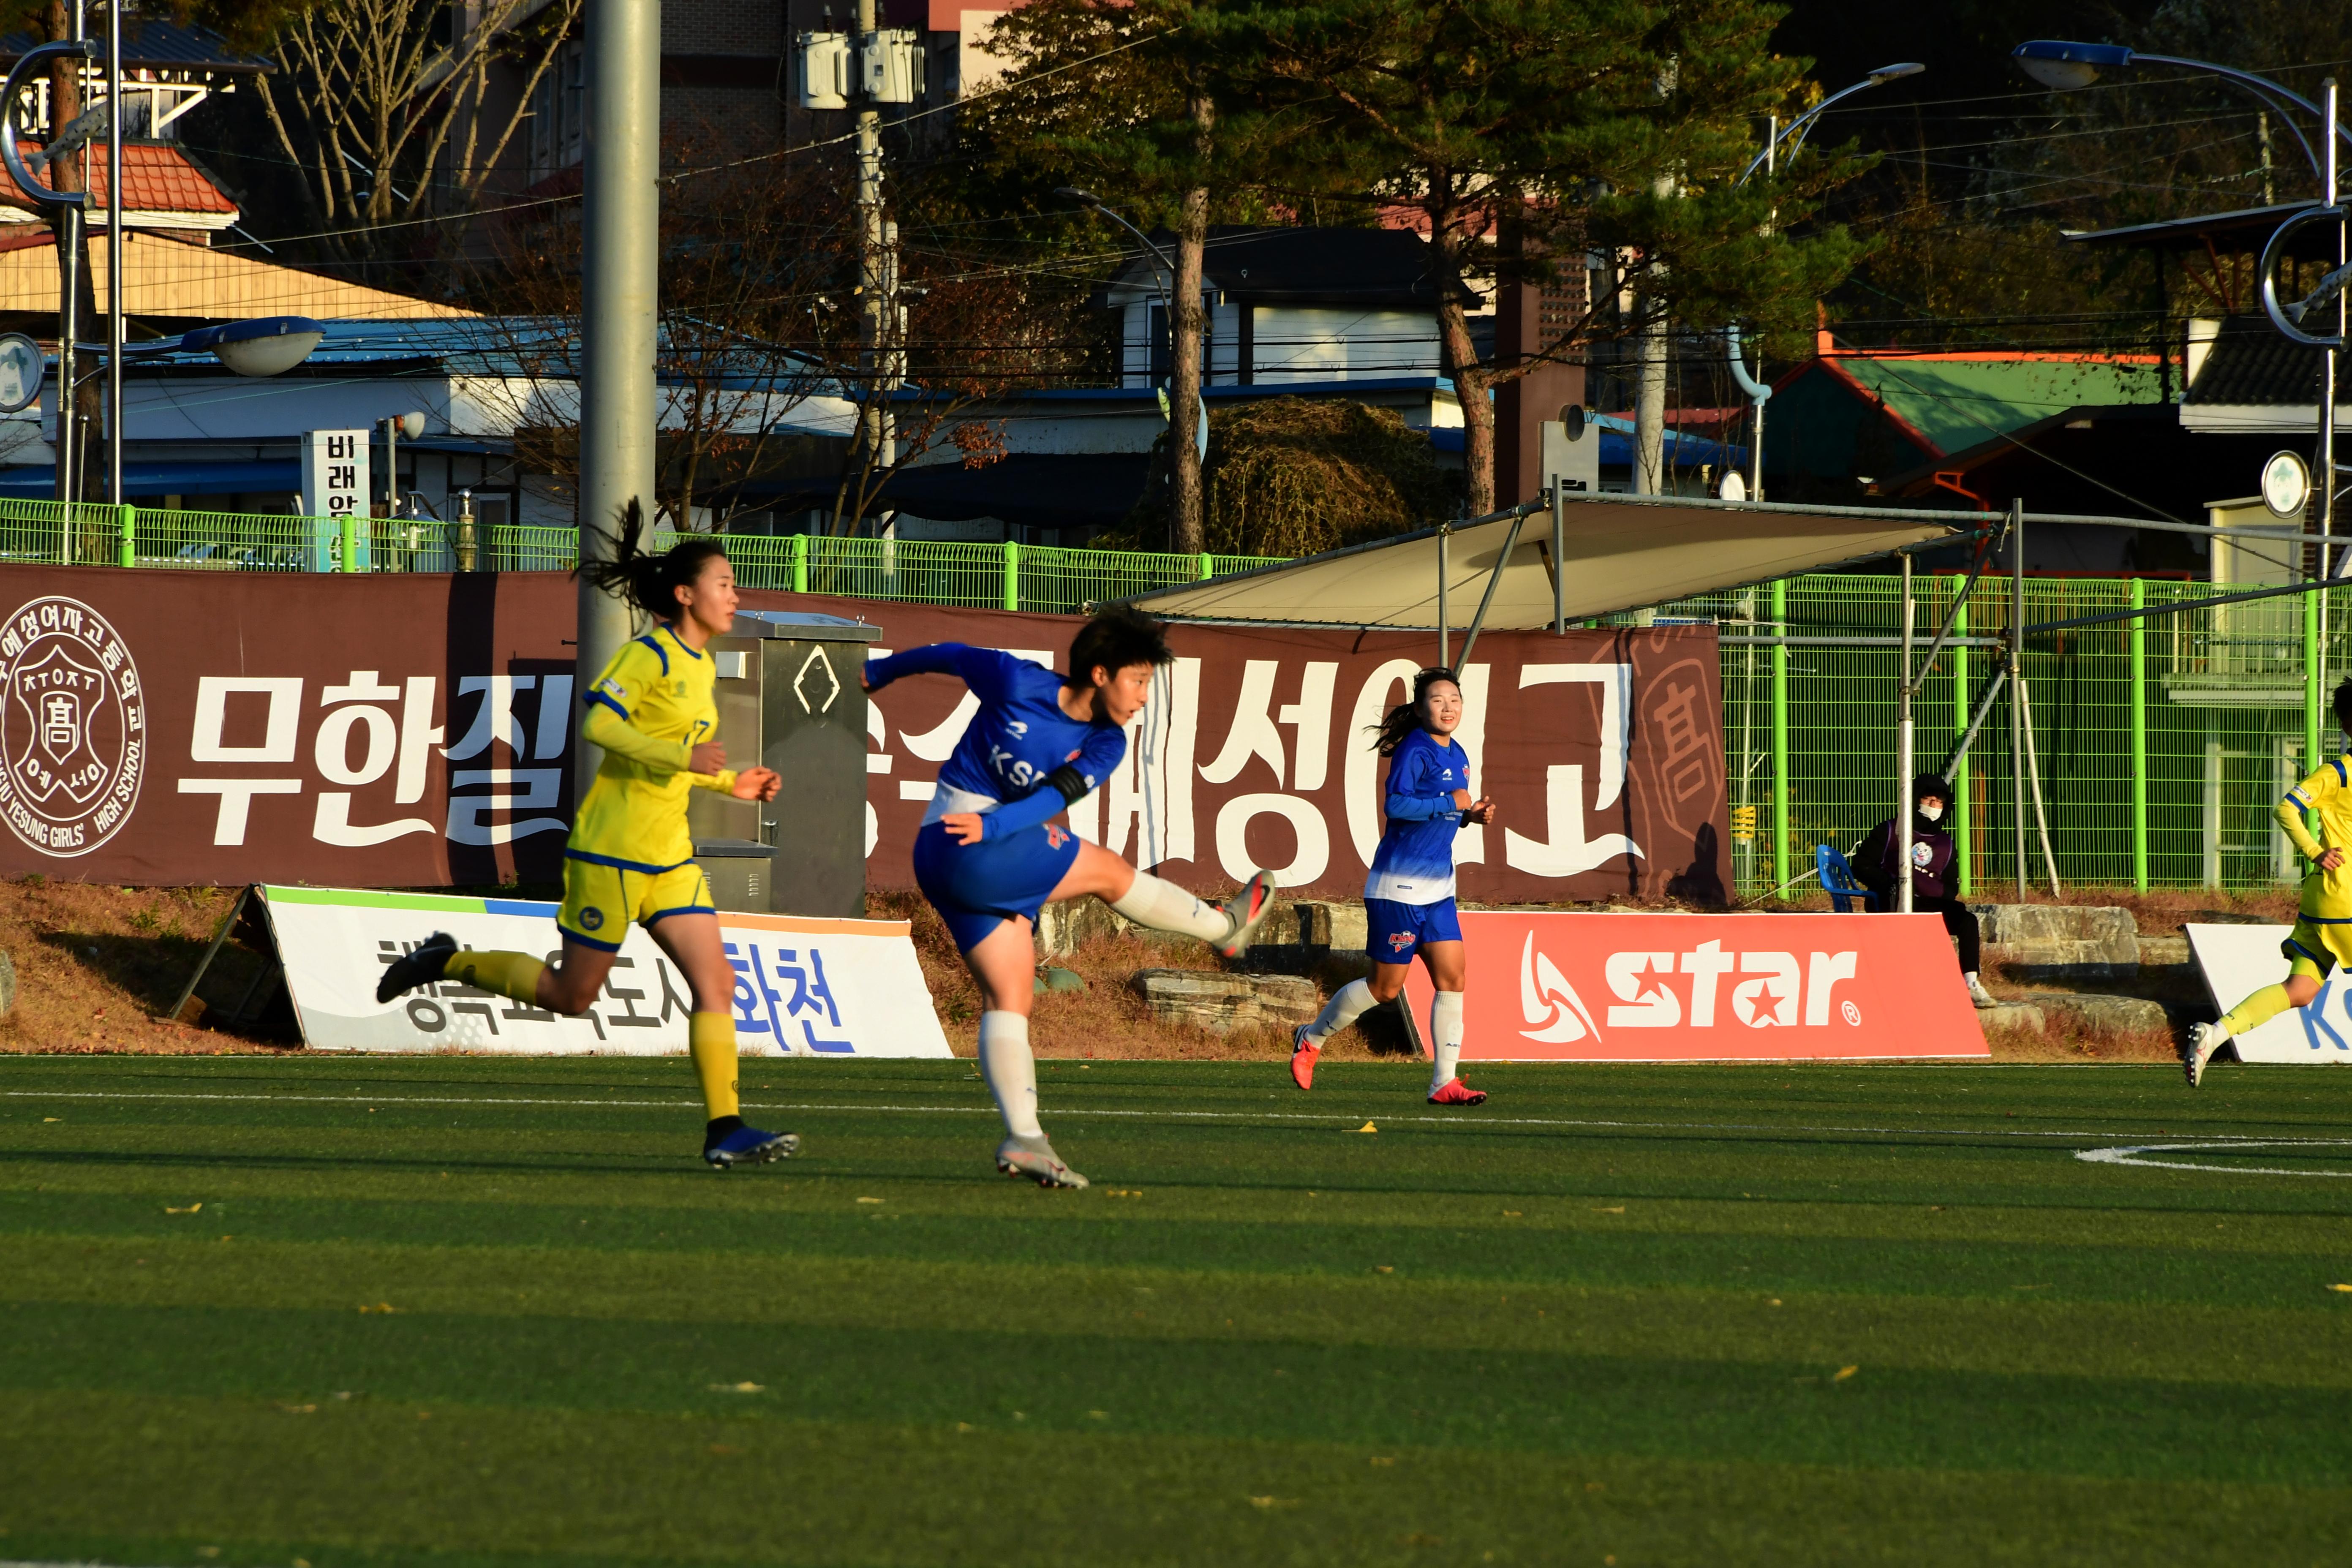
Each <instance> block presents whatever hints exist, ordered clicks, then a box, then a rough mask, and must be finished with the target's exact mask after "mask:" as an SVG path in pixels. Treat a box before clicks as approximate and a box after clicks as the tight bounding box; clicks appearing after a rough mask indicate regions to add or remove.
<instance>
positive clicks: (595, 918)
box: [580, 904, 604, 931]
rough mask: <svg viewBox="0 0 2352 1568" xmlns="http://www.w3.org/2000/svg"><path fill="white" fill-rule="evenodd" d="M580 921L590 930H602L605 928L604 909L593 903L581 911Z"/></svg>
mask: <svg viewBox="0 0 2352 1568" xmlns="http://www.w3.org/2000/svg"><path fill="white" fill-rule="evenodd" d="M580 923H581V924H582V925H583V926H586V927H587V928H588V929H589V930H590V931H602V930H604V910H600V909H598V908H596V906H594V905H593V904H591V905H589V906H588V908H586V909H584V910H581V911H580Z"/></svg>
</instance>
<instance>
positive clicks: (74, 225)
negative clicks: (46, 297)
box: [49, 0, 89, 561]
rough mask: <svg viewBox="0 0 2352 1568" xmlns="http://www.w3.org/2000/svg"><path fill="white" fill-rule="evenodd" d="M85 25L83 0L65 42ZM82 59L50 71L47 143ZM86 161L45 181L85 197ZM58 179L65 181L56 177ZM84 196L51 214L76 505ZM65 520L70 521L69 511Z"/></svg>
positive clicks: (64, 436) (63, 448)
mask: <svg viewBox="0 0 2352 1568" xmlns="http://www.w3.org/2000/svg"><path fill="white" fill-rule="evenodd" d="M87 29H88V20H87V18H86V17H85V16H83V14H82V0H74V7H73V35H72V37H71V39H70V40H69V41H71V42H73V43H76V44H79V43H81V42H82V41H83V39H85V38H86V37H88V36H89V34H88V30H87ZM86 58H87V57H86V56H81V55H75V56H71V57H68V58H61V59H59V60H58V62H57V64H55V65H54V66H52V67H50V68H49V141H50V142H51V144H52V145H54V144H55V143H56V142H57V140H58V133H59V132H63V131H64V130H65V128H66V127H67V126H68V125H70V124H72V123H73V121H75V120H76V119H77V118H78V117H79V115H80V113H81V78H82V68H83V65H84V63H85V60H86ZM60 176H65V177H64V178H60ZM49 180H50V183H51V184H55V185H56V186H57V187H58V189H59V190H61V191H70V192H74V193H77V194H79V193H81V192H86V191H87V190H89V154H88V153H85V152H79V151H77V152H74V153H68V154H67V155H66V156H65V157H63V158H61V159H59V160H58V163H57V164H55V165H53V166H52V167H51V168H50V170H49ZM88 202H89V197H88V196H86V195H84V196H82V198H81V200H80V201H79V202H70V203H67V204H65V205H61V206H58V207H57V208H56V209H55V211H56V214H57V235H58V461H57V499H58V500H61V501H78V500H81V464H82V421H81V355H80V353H79V351H78V344H79V340H80V337H81V331H82V317H81V297H82V294H83V293H84V292H85V291H86V290H87V289H89V279H87V278H86V277H84V276H83V273H84V271H85V268H86V264H87V263H88V261H89V243H88V241H87V240H86V239H85V238H84V236H85V234H86V233H87V231H88V228H89V225H88V223H87V222H86V221H85V218H84V215H83V208H84V206H85V205H87V204H88ZM67 515H68V517H69V518H70V517H71V515H72V514H71V513H70V512H68V514H67ZM62 537H63V538H64V540H65V541H66V548H65V551H64V552H63V554H62V556H61V558H62V559H64V560H68V561H70V560H72V559H73V545H72V540H73V537H74V531H73V526H72V524H71V523H70V522H68V524H67V525H66V526H65V528H64V530H63V531H62Z"/></svg>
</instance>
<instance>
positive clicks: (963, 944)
mask: <svg viewBox="0 0 2352 1568" xmlns="http://www.w3.org/2000/svg"><path fill="white" fill-rule="evenodd" d="M1077 858H1078V836H1077V835H1076V834H1075V833H1072V832H1071V831H1070V830H1069V829H1068V828H1066V827H1064V826H1061V825H1060V824H1059V823H1053V822H1044V823H1039V824H1038V825H1037V826H1034V827H1024V828H1023V829H1022V830H1021V831H1020V832H1018V833H1011V834H1007V835H1006V836H1005V837H1002V838H983V839H982V840H981V841H980V842H979V843H977V844H959V843H957V842H956V841H955V839H954V838H953V837H951V836H950V834H949V833H948V830H947V826H946V825H945V824H943V823H938V822H930V823H926V824H924V825H923V826H922V828H921V829H920V831H919V832H917V833H916V835H915V885H916V886H917V887H919V888H920V889H923V897H925V898H927V899H929V900H931V907H932V908H933V909H935V910H939V911H940V919H941V920H943V921H947V923H948V930H949V931H950V932H951V933H952V934H953V935H954V937H955V941H956V946H957V948H958V949H959V950H961V951H962V952H971V950H972V949H973V948H975V947H978V946H979V945H980V944H981V943H982V942H984V941H986V940H987V939H988V938H989V937H990V936H992V935H993V934H994V933H995V931H996V928H997V927H999V926H1001V925H1003V923H1004V922H1005V921H1009V920H1012V919H1013V918H1014V917H1015V916H1019V917H1022V918H1024V919H1027V920H1032V921H1034V920H1035V919H1036V918H1037V911H1038V910H1040V909H1042V908H1044V907H1045V900H1047V899H1050V898H1052V897H1053V896H1054V889H1055V888H1056V887H1058V886H1059V885H1060V884H1061V880H1062V879H1063V878H1064V877H1066V876H1067V875H1068V874H1069V870H1070V867H1071V866H1072V865H1073V864H1075V863H1076V860H1077Z"/></svg>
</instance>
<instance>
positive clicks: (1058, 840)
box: [1045, 822, 1070, 849]
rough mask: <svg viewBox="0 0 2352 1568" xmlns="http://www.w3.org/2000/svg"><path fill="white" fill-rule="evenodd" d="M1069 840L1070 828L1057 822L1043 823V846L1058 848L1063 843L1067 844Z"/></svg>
mask: <svg viewBox="0 0 2352 1568" xmlns="http://www.w3.org/2000/svg"><path fill="white" fill-rule="evenodd" d="M1069 841H1070V830H1069V829H1068V828H1066V827H1064V826H1062V825H1061V824H1060V823H1058V822H1049V823H1047V824H1046V825H1045V847H1047V848H1048V849H1059V848H1060V847H1062V846H1063V845H1065V844H1067V843H1068V842H1069Z"/></svg>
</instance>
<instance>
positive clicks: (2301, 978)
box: [2183, 680, 2352, 1089]
mask: <svg viewBox="0 0 2352 1568" xmlns="http://www.w3.org/2000/svg"><path fill="white" fill-rule="evenodd" d="M2335 706H2336V723H2337V725H2339V726H2340V727H2341V728H2342V729H2343V731H2344V732H2345V734H2346V735H2347V737H2352V680H2347V681H2346V682H2344V684H2342V685H2341V686H2338V687H2337V688H2336V703H2335ZM2306 811H2308V812H2310V813H2311V814H2312V815H2314V816H2316V817H2318V818H2319V837H2317V838H2314V837H2312V836H2311V831H2310V829H2309V828H2307V827H2305V826H2304V821H2303V814H2304V813H2305V812H2306ZM2271 815H2272V816H2273V817H2275V818H2276V819H2277V821H2278V825H2279V826H2281V827H2283V828H2284V829H2285V830H2286V836H2287V837H2289V838H2291V839H2293V840H2294V847H2295V848H2296V849H2298V850H2300V851H2301V852H2302V854H2303V858H2305V859H2306V860H2308V861H2310V862H2311V870H2310V872H2309V874H2307V875H2306V876H2305V878H2304V879H2303V899H2302V900H2301V901H2300V902H2299V903H2298V904H2297V905H2296V906H2295V910H2296V913H2295V917H2294V931H2291V932H2289V933H2288V935H2287V939H2286V941H2284V942H2281V943H2280V944H2279V952H2281V953H2282V954H2283V955H2284V957H2285V959H2286V961H2287V976H2286V982H2285V984H2281V985H2265V986H2263V988H2262V989H2261V990H2260V991H2257V992H2255V993H2254V994H2252V995H2251V996H2249V997H2247V998H2246V999H2245V1000H2244V1001H2242V1002H2241V1003H2239V1004H2238V1005H2236V1006H2234V1007H2232V1008H2231V1009H2230V1010H2229V1011H2228V1012H2226V1013H2224V1014H2222V1015H2221V1022H2220V1023H2218V1024H2200V1025H2198V1026H2196V1027H2195V1028H2194V1029H2192V1030H2190V1031H2189V1055H2188V1058H2187V1059H2186V1060H2185V1062H2184V1063H2183V1066H2185V1067H2186V1068H2187V1069H2188V1072H2189V1088H2191V1089H2195V1088H2196V1087H2197V1086H2198V1085H2199V1084H2200V1083H2202V1082H2203V1081H2204V1080H2205V1065H2206V1064H2207V1063H2208V1062H2210V1061H2211V1060H2212V1059H2213V1053H2214V1052H2215V1051H2216V1050H2218V1049H2219V1048H2220V1047H2221V1044H2222V1042H2223V1041H2225V1040H2228V1039H2230V1038H2231V1037H2234V1036H2238V1035H2242V1034H2244V1033H2245V1032H2246V1031H2247V1030H2248V1029H2252V1028H2257V1027H2259V1026H2262V1025H2263V1024H2266V1023H2268V1022H2270V1021H2271V1020H2272V1019H2273V1018H2275V1017H2277V1016H2279V1015H2280V1014H2281V1013H2284V1012H2285V1011H2286V1010H2287V1009H2288V1008H2290V1007H2307V1006H2309V1005H2311V1002H2312V998H2314V997H2315V996H2317V995H2318V994H2319V988H2320V986H2321V985H2322V984H2326V980H2327V974H2328V971H2330V970H2332V969H2334V968H2335V967H2336V965H2337V964H2339V963H2352V864H2347V857H2346V855H2345V846H2346V845H2347V844H2352V751H2347V752H2345V754H2344V755H2342V756H2340V757H2338V758H2336V760H2335V761H2334V762H2332V763H2328V764H2327V765H2326V767H2324V768H2321V769H2320V770H2319V771H2318V772H2317V773H2313V774H2312V775H2311V776H2310V777H2309V778H2307V779H2305V780H2304V781H2303V782H2302V783H2301V784H2297V785H2295V786H2294V788H2293V789H2291V790H2289V791H2288V792H2287V796H2286V798H2285V799H2284V800H2283V801H2281V802H2279V803H2278V809H2277V810H2275V811H2273V813H2272V814H2271Z"/></svg>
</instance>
